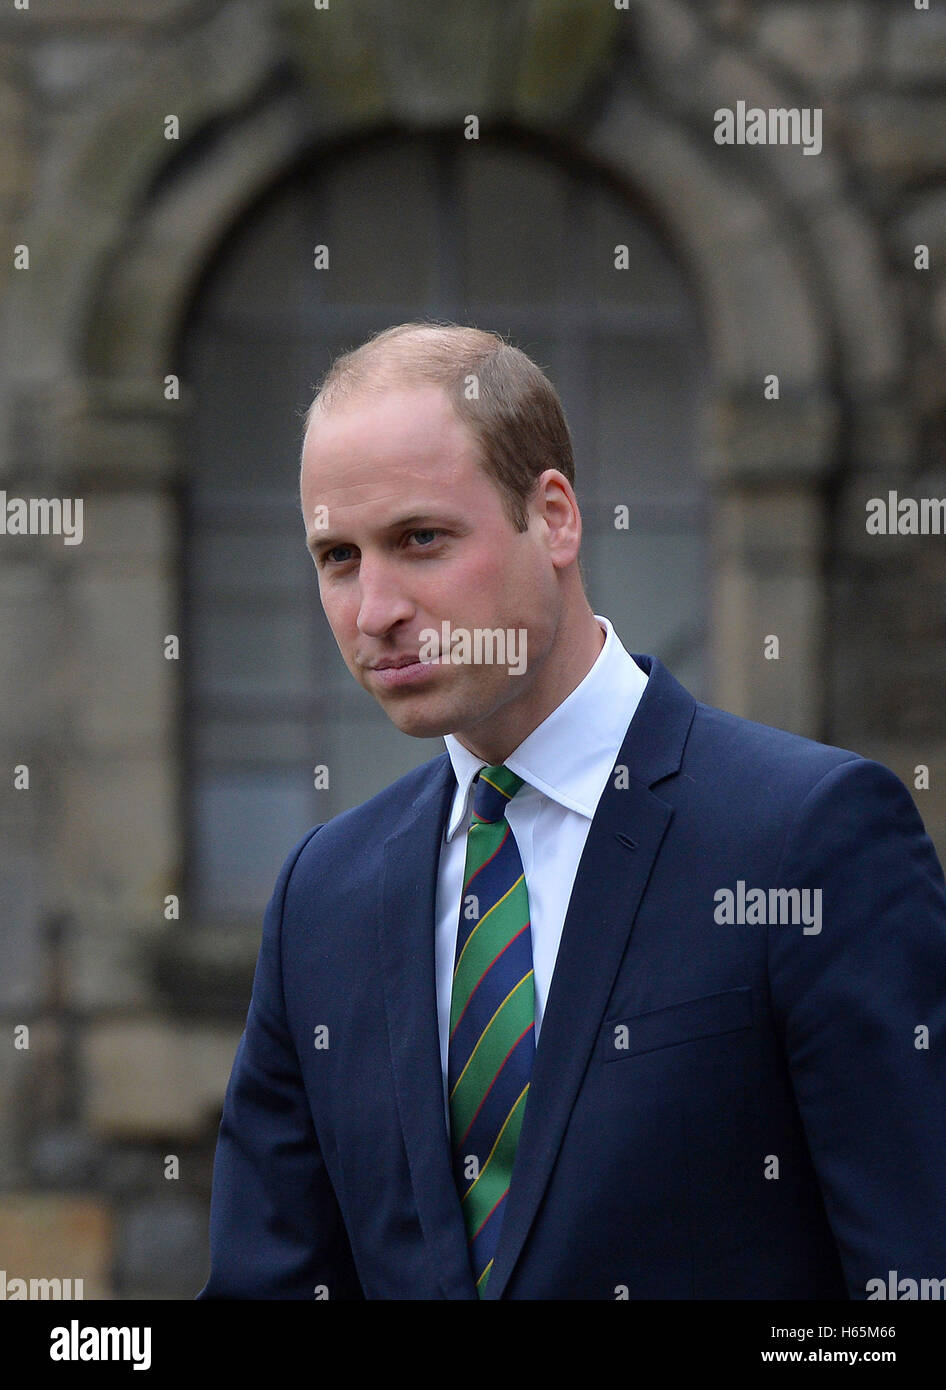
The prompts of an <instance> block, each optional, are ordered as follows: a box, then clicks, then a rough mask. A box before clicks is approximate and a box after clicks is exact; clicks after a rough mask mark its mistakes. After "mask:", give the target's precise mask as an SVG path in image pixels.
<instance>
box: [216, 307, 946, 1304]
mask: <svg viewBox="0 0 946 1390" xmlns="http://www.w3.org/2000/svg"><path fill="white" fill-rule="evenodd" d="M573 479H574V470H573V463H572V456H571V446H570V442H569V438H568V430H567V427H566V424H565V420H564V417H563V415H562V411H561V407H560V405H559V402H558V400H557V397H556V396H555V393H554V391H553V390H552V387H551V386H550V384H549V383H548V381H547V380H546V379H545V377H544V376H543V375H542V373H541V372H540V371H539V370H538V368H537V367H535V365H534V364H533V363H531V362H530V361H529V359H528V358H527V357H525V356H524V355H523V354H522V353H520V352H518V351H517V350H515V349H513V348H512V347H510V346H508V345H507V344H505V343H503V342H502V340H501V339H499V338H497V337H496V336H495V335H493V334H487V333H482V332H479V331H477V330H473V329H468V328H460V327H455V326H451V327H439V326H432V325H410V324H408V325H402V326H400V327H398V328H395V329H391V330H389V331H388V332H386V333H383V334H381V335H379V336H378V337H377V338H375V339H373V340H371V341H369V342H368V343H367V344H366V345H364V346H363V347H362V348H360V349H358V350H357V351H355V352H354V353H351V354H348V355H346V356H345V357H342V358H340V359H339V360H338V361H337V362H336V363H335V365H334V366H333V368H332V370H331V371H330V373H329V375H328V377H327V379H326V381H325V382H324V383H323V386H322V389H321V391H320V393H319V395H318V396H317V397H316V400H315V401H314V402H313V406H312V408H311V410H310V413H309V418H308V428H307V432H306V437H305V443H304V448H303V458H302V475H301V496H302V510H303V517H304V520H305V523H306V529H307V540H308V545H309V548H310V550H311V552H312V556H313V559H314V561H315V565H316V570H317V574H318V583H319V590H320V595H321V600H322V604H323V606H324V609H325V613H326V616H327V618H328V621H329V623H330V625H331V627H332V631H333V633H334V635H335V638H336V640H337V642H338V645H339V648H340V650H341V652H342V655H343V657H344V659H345V662H346V664H347V666H348V668H349V670H350V671H351V673H352V675H353V676H354V677H355V679H356V680H357V681H358V682H359V684H360V685H362V686H363V687H364V688H365V689H366V690H368V691H369V692H370V693H371V694H372V695H373V696H374V697H375V698H376V699H377V700H378V701H379V702H380V704H381V705H382V707H383V708H384V710H385V712H386V713H387V714H388V715H389V717H390V718H391V720H392V722H393V723H394V724H395V725H396V726H397V728H398V729H400V730H401V731H402V732H404V733H407V734H410V735H412V736H415V737H429V736H431V735H437V734H442V735H444V737H445V741H446V746H447V751H446V753H445V754H443V755H441V756H440V757H438V758H435V759H434V760H433V761H431V762H428V763H426V764H425V765H424V766H422V767H420V768H418V769H416V770H415V771H413V772H411V773H409V774H408V775H407V776H405V777H402V778H401V779H400V780H399V781H398V782H396V783H395V784H394V785H393V786H392V787H389V788H387V789H386V790H385V791H382V792H380V793H379V794H378V795H376V796H374V797H373V798H372V799H371V800H369V801H368V802H366V803H365V804H364V805H362V806H358V807H356V808H355V809H354V810H351V811H348V812H346V813H345V814H343V815H340V816H338V817H336V818H335V819H334V820H333V821H331V822H329V823H328V824H326V825H324V826H319V827H316V829H315V830H313V831H312V832H310V833H309V834H308V835H307V836H306V837H305V838H304V839H303V840H302V842H301V843H300V844H299V845H297V846H296V848H295V849H294V850H293V851H292V853H291V854H290V856H289V858H288V860H287V861H286V864H285V865H284V867H283V869H282V871H281V873H280V875H279V879H278V881H277V884H276V888H275V892H274V895H273V898H272V901H271V902H270V905H269V907H268V909H267V913H266V917H265V923H264V929H263V939H262V945H261V949H260V956H259V963H258V966H257V972H256V978H255V983H254V988H253V996H252V1001H251V1004H250V1008H249V1013H248V1017H247V1021H246V1029H245V1032H244V1034H243V1037H242V1039H241V1042H240V1045H239V1049H238V1052H237V1056H236V1061H235V1064H234V1068H233V1075H232V1077H231V1080H230V1084H229V1087H228V1090H227V1095H226V1101H225V1105H224V1113H223V1119H222V1123H221V1128H220V1137H219V1143H218V1149H217V1158H216V1164H215V1171H214V1190H213V1199H212V1212H211V1249H212V1265H211V1272H210V1277H209V1280H208V1283H207V1285H206V1286H205V1288H204V1289H203V1290H202V1292H201V1294H200V1295H199V1296H200V1297H203V1298H313V1297H316V1298H317V1297H328V1298H360V1297H366V1298H382V1299H400V1298H416V1299H438V1298H456V1299H461V1298H470V1299H472V1298H477V1297H481V1298H487V1299H498V1298H518V1299H529V1298H535V1299H548V1298H564V1299H584V1298H588V1299H615V1298H619V1299H620V1298H635V1299H636V1298H663V1297H666V1298H682V1299H691V1298H779V1299H782V1298H847V1297H851V1298H865V1297H867V1296H868V1295H869V1294H870V1292H871V1290H872V1287H875V1286H873V1285H871V1281H872V1280H876V1279H881V1280H884V1281H885V1283H886V1280H887V1276H888V1272H889V1271H890V1270H896V1271H899V1274H900V1275H902V1276H907V1277H912V1278H915V1279H921V1278H924V1277H925V1278H932V1277H942V1276H946V1216H944V1212H946V1202H944V1200H943V1196H942V1189H943V1172H944V1171H946V1168H944V1163H946V1104H944V1102H946V1084H944V1078H946V1064H944V1058H946V894H944V882H943V875H942V871H941V869H940V867H939V864H938V861H937V859H936V855H935V852H934V850H933V848H932V845H931V843H930V841H929V839H928V837H927V836H926V834H925V832H924V829H923V826H922V824H921V822H920V819H919V817H918V815H917V812H916V810H915V808H914V806H913V803H912V800H911V798H910V796H909V795H908V793H907V792H906V790H905V788H904V787H903V786H902V784H901V783H900V782H899V781H898V780H897V779H896V778H895V777H894V776H893V774H892V773H890V772H889V771H887V770H886V769H885V768H883V767H880V766H879V765H877V764H875V763H872V762H869V761H867V760H865V759H863V758H860V757H858V756H857V755H855V754H853V753H849V752H846V751H843V750H841V749H837V748H828V747H824V746H822V745H820V744H816V743H813V742H810V741H808V740H806V739H802V738H799V737H796V736H793V735H790V734H787V733H783V732H780V731H777V730H774V729H769V728H766V727H764V726H762V725H757V724H752V723H749V722H747V721H745V720H742V719H738V718H736V717H734V716H731V715H729V714H724V713H722V712H721V711H718V710H714V709H711V708H708V707H706V706H703V705H699V704H697V703H696V702H695V701H694V699H693V698H692V697H691V696H690V695H689V694H688V693H687V692H686V691H685V690H684V689H683V688H682V687H681V686H680V685H679V684H678V683H677V682H676V681H675V680H674V679H673V677H672V676H671V675H670V674H669V672H667V671H666V670H665V669H664V668H663V667H662V666H661V664H660V662H658V661H656V660H655V659H654V658H653V657H649V656H637V657H634V658H632V657H630V656H629V655H628V654H627V652H626V651H625V650H624V648H623V647H622V645H621V643H620V641H619V640H618V638H617V635H616V634H615V632H614V631H613V629H612V628H611V626H610V623H608V621H607V620H606V619H605V618H603V617H597V616H596V615H595V614H593V613H592V611H591V609H590V607H589V605H588V602H587V599H586V597H585V593H584V589H583V585H582V580H581V575H580V572H579V566H578V555H579V546H580V541H581V518H580V514H579V509H578V505H577V502H576V499H575V493H574V489H573ZM477 634H479V635H480V637H481V638H483V637H484V635H486V636H487V637H488V644H489V645H488V644H487V641H486V640H483V641H480V643H479V646H477V643H476V641H475V638H476V636H477ZM500 638H503V639H504V640H505V644H506V650H505V653H504V656H505V658H506V660H505V664H504V663H503V661H501V660H494V659H491V658H492V657H494V656H495V654H496V653H497V652H498V651H499V647H500V646H501V645H502V644H501V643H500V641H499V639H500ZM522 651H524V652H525V653H526V659H525V661H524V662H522V661H520V660H519V656H520V653H521V652H522ZM510 652H513V654H514V656H515V660H513V661H510V660H508V658H509V656H510ZM501 655H503V654H502V653H501Z"/></svg>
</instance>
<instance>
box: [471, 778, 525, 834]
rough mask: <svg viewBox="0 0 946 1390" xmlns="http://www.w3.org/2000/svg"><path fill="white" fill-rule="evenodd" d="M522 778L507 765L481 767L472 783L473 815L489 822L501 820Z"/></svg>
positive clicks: (520, 784)
mask: <svg viewBox="0 0 946 1390" xmlns="http://www.w3.org/2000/svg"><path fill="white" fill-rule="evenodd" d="M521 786H522V778H521V777H517V776H516V774H515V773H514V772H510V771H509V768H508V767H481V768H480V770H479V772H478V773H477V775H476V781H475V782H474V783H473V816H474V818H475V820H481V821H488V822H490V823H492V822H494V821H498V820H502V818H503V816H504V815H505V814H506V807H507V806H508V805H509V803H510V801H511V800H512V798H513V797H514V796H515V794H516V792H517V791H518V790H519V788H520V787H521Z"/></svg>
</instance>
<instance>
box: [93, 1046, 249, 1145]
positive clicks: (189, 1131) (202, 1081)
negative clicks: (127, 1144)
mask: <svg viewBox="0 0 946 1390" xmlns="http://www.w3.org/2000/svg"><path fill="white" fill-rule="evenodd" d="M238 1042H239V1029H224V1028H215V1027H211V1026H198V1025H187V1026H183V1027H182V1026H180V1025H177V1024H174V1023H165V1022H163V1021H160V1020H158V1019H149V1020H142V1021H136V1022H132V1021H115V1022H106V1023H97V1024H93V1025H92V1027H91V1028H90V1030H89V1032H88V1034H87V1035H86V1038H85V1040H84V1044H83V1064H84V1068H85V1074H86V1091H85V1094H86V1101H87V1105H88V1118H89V1124H90V1126H91V1127H92V1129H93V1131H94V1132H95V1133H97V1134H102V1135H113V1136H116V1137H125V1138H128V1137H132V1136H137V1137H140V1138H145V1137H155V1138H157V1137H159V1136H160V1137H162V1138H167V1139H168V1140H169V1141H171V1140H172V1139H174V1138H177V1139H187V1138H189V1137H192V1136H199V1135H200V1133H201V1131H203V1130H205V1129H206V1128H207V1127H208V1125H210V1124H211V1123H212V1122H213V1121H214V1120H215V1118H216V1117H217V1115H218V1112H219V1109H220V1107H221V1105H222V1104H223V1096H224V1092H225V1090H226V1086H227V1081H228V1079H229V1076H230V1070H231V1068H232V1066H233V1058H234V1055H235V1053H236V1047H237V1043H238Z"/></svg>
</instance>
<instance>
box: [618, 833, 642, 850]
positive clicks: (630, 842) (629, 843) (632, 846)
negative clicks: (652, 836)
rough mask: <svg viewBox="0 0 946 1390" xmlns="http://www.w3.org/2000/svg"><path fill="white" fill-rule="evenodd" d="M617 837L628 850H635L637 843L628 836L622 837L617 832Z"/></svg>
mask: <svg viewBox="0 0 946 1390" xmlns="http://www.w3.org/2000/svg"><path fill="white" fill-rule="evenodd" d="M617 837H618V839H619V840H620V841H621V844H622V845H627V847H628V849H637V841H636V840H632V839H631V837H630V835H622V834H621V832H620V830H619V831H618V832H617Z"/></svg>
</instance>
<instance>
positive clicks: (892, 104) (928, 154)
mask: <svg viewBox="0 0 946 1390" xmlns="http://www.w3.org/2000/svg"><path fill="white" fill-rule="evenodd" d="M500 9H501V10H502V18H497V15H498V13H499V10H500ZM434 12H435V13H436V14H437V16H438V17H437V19H436V21H435V24H436V25H438V26H440V27H439V29H438V28H435V29H432V28H431V27H430V20H429V15H430V14H431V13H434ZM474 59H475V61H474ZM944 78H946V6H944V5H942V4H939V3H938V0H932V3H931V7H930V9H929V10H927V11H924V10H922V9H916V8H915V7H914V6H912V5H911V4H910V3H907V0H904V3H902V4H899V5H897V6H892V5H890V4H889V3H884V2H883V0H876V2H875V0H805V3H801V2H800V0H773V3H763V2H762V0H755V2H750V0H726V2H725V3H724V2H723V0H720V2H719V3H709V2H708V0H707V3H696V0H694V3H692V4H687V3H683V0H629V3H628V4H627V5H626V6H618V5H615V6H613V7H611V6H608V5H605V4H604V3H603V0H575V3H574V4H573V5H572V6H571V7H570V8H569V7H562V6H560V5H556V4H554V3H552V0H544V3H539V4H531V5H527V4H525V3H519V4H510V5H508V6H506V7H496V6H495V4H493V3H492V0H475V2H474V0H465V3H462V4H458V3H455V0H450V3H443V4H441V5H438V6H437V7H436V10H435V11H432V10H431V8H430V6H429V5H427V4H425V3H414V2H413V0H402V3H400V4H397V3H395V4H389V3H382V0H361V3H357V4H356V3H354V0H350V3H349V4H347V5H344V6H342V5H336V4H335V3H334V0H332V3H331V5H330V7H329V8H328V9H327V10H317V9H315V8H314V7H313V6H312V5H310V4H307V3H303V0H252V3H250V0H232V3H228V2H227V0H43V2H42V3H40V0H33V3H32V4H31V5H29V6H27V7H26V8H23V7H14V5H12V4H8V5H6V6H5V7H4V13H3V16H2V18H0V130H2V134H3V139H2V140H0V225H2V228H3V237H2V238H0V244H2V245H3V246H5V247H6V248H7V250H6V252H5V253H4V257H3V261H2V265H3V270H2V283H3V296H4V304H3V333H2V340H0V351H2V364H3V365H2V375H0V418H2V420H3V422H4V424H3V430H2V434H0V479H2V482H0V486H2V487H3V488H4V489H5V490H6V492H7V493H8V494H9V495H11V496H14V495H25V496H68V497H71V496H83V497H85V499H86V535H85V539H84V541H83V544H82V545H81V546H76V547H75V548H68V547H65V546H63V545H62V544H61V543H60V542H59V541H58V540H57V539H56V538H54V537H35V538H32V537H30V538H28V537H19V538H15V539H14V538H13V537H0V650H2V660H0V769H2V787H3V790H2V791H0V835H2V863H0V901H2V910H0V960H2V968H0V1116H2V1119H0V1184H2V1193H0V1267H2V1268H5V1269H6V1271H7V1274H8V1276H10V1277H13V1276H21V1277H29V1276H30V1275H36V1276H45V1277H63V1278H66V1277H70V1278H79V1277H81V1278H84V1279H85V1281H86V1296H87V1297H93V1296H102V1295H108V1294H116V1295H118V1296H121V1297H128V1298H141V1297H190V1296H191V1295H192V1294H193V1293H194V1292H195V1291H196V1289H197V1288H198V1287H199V1286H200V1283H201V1282H202V1280H203V1277H204V1274H205V1272H206V1221H207V1199H208V1195H209V1185H210V1161H211V1156H212V1152H213V1145H214V1140H215V1127H216V1122H217V1118H218V1115H219V1106H220V1102H221V1098H222V1094H223V1090H224V1087H225V1084H226V1080H227V1076H228V1074H229V1068H230V1063H231V1061H232V1057H233V1051H234V1049H235V1046H236V1042H237V1039H238V1036H239V1032H240V1027H241V1024H242V1016H243V1011H244V1009H245V1003H246V998H247V989H248V979H249V971H250V969H251V967H252V951H253V949H255V942H250V943H246V942H243V943H241V942H233V941H224V940H221V939H219V938H214V937H213V936H212V935H209V934H206V935H203V936H202V935H201V934H200V931H199V930H198V926H199V924H195V923H193V922H190V921H188V919H187V912H186V903H184V904H183V910H182V916H181V919H180V920H178V921H175V920H173V919H171V920H169V919H168V917H167V916H166V915H165V900H166V897H167V895H169V894H178V895H179V894H180V890H181V871H182V865H183V861H184V857H185V851H186V846H185V845H184V843H183V826H182V822H181V817H180V806H181V796H182V786H181V770H180V764H179V738H178V735H179V718H180V713H179V711H180V706H179V696H180V692H179V690H178V686H177V676H176V672H175V671H174V669H173V667H172V666H171V665H170V664H169V663H168V662H166V661H165V660H164V656H163V649H162V643H163V639H164V636H165V634H167V633H169V632H174V631H176V630H177V625H178V616H177V615H178V606H177V605H178V588H177V586H178V574H179V556H178V553H177V544H178V539H177V534H176V512H175V506H174V489H175V486H176V482H177V479H178V476H179V469H180V466H181V464H180V459H181V450H180V439H181V432H182V431H183V430H186V428H187V419H188V411H189V409H191V408H192V403H189V401H188V393H187V383H186V382H184V383H182V390H181V398H180V401H179V402H177V403H175V404H174V405H173V406H171V405H169V404H168V402H167V401H166V400H165V396H164V381H165V377H166V375H167V374H168V373H173V372H174V371H175V366H176V363H175V344H176V342H177V340H178V337H179V333H180V329H181V325H182V322H183V321H184V318H185V316H186V312H187V305H188V302H189V298H190V295H191V293H192V290H193V287H194V285H195V283H196V281H197V279H198V278H199V276H200V274H201V272H202V270H203V268H204V267H205V266H206V265H207V264H208V263H209V262H210V261H211V260H212V258H213V254H214V248H215V247H216V246H217V245H219V242H220V239H221V238H222V236H223V235H224V234H225V232H226V229H227V227H228V226H229V225H230V224H231V223H232V221H233V219H234V218H235V217H236V216H237V215H238V213H239V212H240V210H241V209H242V208H244V207H245V206H247V205H248V204H250V203H252V202H253V200H254V199H255V198H257V197H259V196H262V194H263V192H264V190H265V187H266V185H267V184H268V183H269V182H270V180H272V179H273V178H275V177H276V176H277V175H278V174H279V173H280V172H281V171H282V170H284V169H286V168H288V167H289V166H290V165H291V164H292V163H293V161H297V160H298V159H299V158H300V157H302V156H303V155H304V154H305V153H306V152H307V151H315V150H317V149H318V148H319V147H320V145H321V144H323V143H325V142H328V141H332V140H335V139H338V138H339V137H341V136H344V135H348V134H353V133H359V132H363V131H368V130H371V129H375V128H382V127H389V126H391V125H396V126H401V127H403V128H405V129H408V130H419V129H425V128H428V127H429V128H438V129H444V128H447V129H449V128H453V126H454V125H455V126H456V128H457V129H458V130H459V128H460V122H461V121H462V119H463V117H464V115H465V114H466V113H468V112H470V111H473V112H476V113H478V114H479V115H480V118H481V119H482V120H483V121H487V122H489V121H492V122H493V123H495V124H497V125H501V124H503V123H506V124H510V123H511V124H514V125H516V126H517V127H519V128H525V129H528V130H530V131H533V132H534V133H535V134H536V137H537V138H548V139H550V140H554V141H556V142H558V143H559V145H560V146H564V147H567V148H568V149H569V150H571V151H573V152H574V153H575V154H576V155H578V156H579V157H584V158H588V159H591V160H594V161H597V162H598V163H600V164H602V165H603V166H604V167H606V168H607V169H608V170H609V171H610V172H611V173H612V174H613V175H614V176H615V177H616V178H618V179H619V180H621V181H622V182H623V183H624V184H625V185H626V186H627V187H628V189H629V190H633V191H634V192H635V193H636V195H637V196H639V197H640V198H642V199H643V200H644V201H645V203H646V204H647V205H649V206H650V207H651V208H652V209H653V212H654V215H655V217H656V218H657V219H658V221H659V222H660V223H661V225H662V226H663V228H664V229H665V231H666V234H667V236H668V238H669V240H670V241H671V243H672V244H673V246H674V249H675V250H676V253H677V254H678V255H679V257H680V258H681V260H682V261H683V263H684V265H685V266H686V268H687V271H688V273H689V275H690V277H691V281H692V284H693V289H694V293H695V295H696V297H697V299H698V302H699V305H700V310H701V313H702V316H703V319H704V322H705V325H706V330H707V338H708V341H709V343H710V350H711V355H712V361H711V364H710V366H711V371H712V376H713V390H712V396H711V401H710V408H709V411H708V415H707V420H706V443H705V460H706V469H707V476H708V477H709V479H710V481H711V484H712V489H713V496H714V509H713V518H712V528H713V546H714V557H715V562H714V595H713V613H712V643H713V654H714V661H715V670H716V700H717V702H718V703H720V704H722V705H724V706H726V707H728V708H731V709H734V710H736V711H737V712H740V713H745V714H748V715H750V716H752V717H754V718H758V719H763V720H766V721H768V722H771V723H775V724H779V725H783V726H785V727H790V728H795V729H798V730H800V731H802V732H806V733H809V734H811V735H813V736H815V737H820V738H823V739H827V740H828V741H831V742H837V743H841V744H842V745H845V746H852V747H855V748H856V749H857V750H858V751H860V752H864V753H868V754H871V755H873V756H877V757H879V758H880V759H881V760H882V761H885V762H887V763H889V765H890V766H892V767H893V768H894V769H895V770H896V771H897V772H898V773H899V775H900V776H901V777H903V778H904V780H905V781H906V782H907V784H908V785H909V786H910V787H911V788H914V789H915V790H914V795H915V797H916V799H917V802H918V804H919V806H920V809H921V811H922V813H923V815H924V817H925V819H926V821H927V824H928V826H929V828H930V831H931V833H932V834H933V836H934V838H935V840H936V842H937V844H938V847H939V849H940V852H941V854H946V716H944V707H943V696H942V692H943V689H944V685H946V643H944V641H943V638H944V636H946V558H944V557H946V539H944V538H943V537H937V536H908V535H894V536H883V537H881V536H871V535H868V534H867V531H866V528H865V504H866V502H867V500H868V499H869V498H872V497H875V496H878V495H880V496H886V494H887V492H888V490H891V489H896V490H898V491H899V493H900V494H902V495H904V496H946V370H944V368H946V87H944ZM739 101H745V102H746V103H748V104H749V105H750V106H752V105H757V106H760V107H763V108H774V107H797V108H802V107H804V108H809V109H812V108H818V109H820V110H822V111H823V130H824V144H823V150H822V152H821V153H820V154H819V155H818V156H817V157H816V158H809V157H805V156H804V155H803V153H802V152H801V150H799V149H798V148H779V147H763V146H755V147H753V146H749V145H745V146H732V147H725V146H720V145H718V144H716V143H715V141H714V139H713V129H714V113H715V111H716V110H717V109H718V108H722V107H734V106H735V105H736V103H737V102H739ZM168 113H173V114H175V115H177V116H178V118H179V120H180V126H181V132H180V138H179V139H177V140H172V141H169V140H167V139H166V138H165V125H164V121H165V117H166V116H167V115H168ZM919 245H924V246H927V247H928V248H929V268H928V269H918V268H917V266H916V263H915V262H916V250H915V248H916V247H917V246H919ZM22 246H26V247H28V249H29V257H30V259H29V268H28V269H27V268H25V267H24V268H17V267H16V265H15V259H14V257H15V254H16V253H15V251H14V248H16V247H22ZM20 259H21V260H22V257H20ZM770 374H774V375H777V376H778V378H779V386H780V391H779V396H778V398H777V399H766V396H765V393H764V386H763V383H764V379H765V378H766V376H768V375H770ZM93 503H94V505H93ZM771 634H776V635H778V637H779V640H780V656H779V660H778V661H777V662H776V661H771V660H767V659H766V657H765V654H764V643H765V638H766V636H768V635H771ZM920 765H923V766H926V767H928V768H929V774H930V775H929V787H928V788H924V787H921V786H918V785H917V781H916V778H915V773H914V770H915V769H916V768H917V767H918V766H920ZM24 766H25V767H27V768H28V769H29V786H28V789H27V788H26V787H17V786H15V784H14V777H15V769H17V768H22V767H24ZM24 1025H25V1026H26V1027H28V1029H29V1035H28V1046H25V1045H23V1044H24V1042H25V1041H26V1035H25V1034H24V1033H23V1031H22V1030H23V1027H24Z"/></svg>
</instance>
